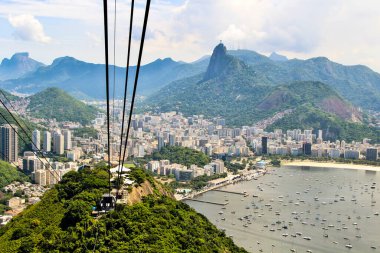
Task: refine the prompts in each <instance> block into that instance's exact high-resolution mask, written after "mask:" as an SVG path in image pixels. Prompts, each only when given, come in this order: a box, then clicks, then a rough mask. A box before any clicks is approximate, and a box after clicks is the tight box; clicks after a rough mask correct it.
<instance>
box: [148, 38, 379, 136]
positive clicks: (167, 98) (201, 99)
mask: <svg viewBox="0 0 380 253" xmlns="http://www.w3.org/2000/svg"><path fill="white" fill-rule="evenodd" d="M239 55H244V57H247V58H248V59H251V61H249V60H248V59H247V58H246V60H245V61H243V60H241V58H243V57H239ZM252 59H255V60H252ZM320 60H322V62H324V61H325V60H323V59H315V60H309V61H316V62H320ZM292 61H293V63H292V64H295V63H298V60H289V61H282V62H281V64H288V63H289V62H292ZM309 61H304V65H302V68H304V69H306V68H307V67H308V66H309V65H310V62H309ZM209 62H210V63H209V65H208V67H207V71H206V72H205V73H204V74H198V75H194V76H192V77H188V78H185V79H182V80H178V81H175V82H173V83H171V84H169V85H167V86H165V87H164V88H162V89H161V90H160V91H158V92H156V93H155V94H153V95H152V96H150V97H149V98H148V99H147V101H146V104H145V108H144V109H145V110H153V111H172V110H178V111H180V112H183V113H184V114H185V115H193V114H204V115H206V116H207V117H217V116H221V117H224V118H226V119H227V122H228V123H229V125H234V126H242V125H251V124H253V123H255V122H257V121H259V120H262V119H265V118H268V117H271V116H273V115H274V114H276V113H278V112H282V111H284V110H287V109H291V110H293V113H292V114H290V115H287V116H285V117H284V118H283V119H282V120H283V122H284V123H285V122H286V123H287V124H284V125H283V126H286V127H291V128H303V127H307V128H314V129H322V130H325V131H326V130H328V128H329V126H330V125H331V126H332V125H334V126H335V125H336V122H339V123H340V124H343V122H347V124H344V125H345V126H344V127H343V129H338V128H337V127H336V128H331V129H330V130H329V131H326V133H328V134H329V136H328V137H329V138H331V139H337V138H343V137H344V138H346V140H353V139H361V138H364V137H365V136H367V137H372V138H374V139H377V138H379V137H378V136H380V135H379V132H378V131H376V130H375V129H370V128H367V127H365V125H364V124H362V123H361V122H362V120H363V114H362V113H361V112H360V110H358V109H357V108H356V107H355V106H353V105H352V104H351V103H349V102H348V100H347V99H344V98H343V97H342V96H341V95H340V94H341V93H340V92H338V90H339V85H331V84H325V83H322V82H320V81H293V82H285V81H284V83H285V84H280V83H281V82H280V81H279V79H280V78H279V77H283V76H281V75H280V74H278V73H277V77H276V76H275V75H274V74H272V75H269V74H268V73H269V70H268V69H270V68H274V67H275V68H280V66H282V65H279V64H278V63H276V62H273V61H272V60H270V59H268V58H266V57H264V56H261V55H259V54H256V53H254V52H244V51H242V50H238V51H234V52H233V53H232V54H230V52H228V51H227V50H226V48H225V46H224V45H223V44H219V45H218V46H216V48H215V49H214V51H213V54H212V56H211V58H210V61H209ZM316 65H317V66H319V65H318V64H316ZM264 66H266V67H267V68H268V69H266V70H265V68H264ZM331 66H335V65H334V64H332V63H331ZM335 67H338V68H339V67H341V66H335ZM282 68H284V67H282ZM346 68H349V67H346ZM358 68H360V67H358ZM258 69H259V70H258ZM264 70H265V71H264ZM289 73H291V71H288V72H287V74H288V75H289ZM313 73H314V74H315V73H316V71H314V72H313ZM283 74H284V75H285V74H286V73H285V72H283ZM298 74H300V73H298ZM314 74H313V75H314ZM346 75H347V74H346ZM373 75H374V76H376V75H377V74H376V73H375V72H373ZM300 76H301V75H300ZM309 76H312V74H310V75H309ZM368 89H369V88H368ZM295 114H296V115H298V116H301V117H299V118H298V119H297V118H294V115H295ZM309 114H311V115H319V114H321V115H319V117H314V118H313V117H311V119H308V122H307V124H306V123H305V122H303V119H304V118H306V115H308V116H309ZM291 117H292V119H294V121H293V122H292V123H293V124H288V123H289V122H287V118H291ZM318 121H324V122H325V124H323V125H321V124H318ZM304 123H305V124H304ZM277 126H278V128H282V127H281V125H277ZM318 127H319V128H318ZM349 128H355V129H357V128H360V129H361V130H363V128H365V129H366V131H364V130H363V131H361V130H360V131H357V132H358V133H359V132H360V133H361V134H357V135H355V134H353V135H347V134H346V133H348V129H349ZM288 129H290V128H288Z"/></svg>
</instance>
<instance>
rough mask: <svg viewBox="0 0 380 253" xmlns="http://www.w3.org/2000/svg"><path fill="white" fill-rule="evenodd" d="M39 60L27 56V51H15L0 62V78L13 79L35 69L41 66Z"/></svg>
mask: <svg viewBox="0 0 380 253" xmlns="http://www.w3.org/2000/svg"><path fill="white" fill-rule="evenodd" d="M43 65H44V64H42V63H41V62H38V61H36V60H33V59H32V58H29V53H26V52H23V53H15V54H14V55H13V56H12V57H11V58H10V59H7V58H5V59H3V60H2V61H1V64H0V80H6V79H13V78H18V77H21V76H23V75H25V74H28V73H30V72H33V71H35V70H36V69H38V68H39V67H41V66H43Z"/></svg>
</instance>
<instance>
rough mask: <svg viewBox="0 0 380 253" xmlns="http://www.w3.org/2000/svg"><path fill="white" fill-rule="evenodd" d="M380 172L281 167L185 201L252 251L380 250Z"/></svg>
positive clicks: (240, 244)
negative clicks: (218, 204)
mask: <svg viewBox="0 0 380 253" xmlns="http://www.w3.org/2000/svg"><path fill="white" fill-rule="evenodd" d="M379 184H380V174H379V173H377V172H376V171H367V170H352V169H350V170H348V169H347V170H345V169H332V168H314V167H312V168H311V167H291V166H287V167H281V168H277V169H274V170H273V171H272V172H271V173H270V174H267V175H265V176H263V177H260V178H259V179H258V180H252V181H242V182H240V183H238V184H233V185H228V186H225V187H222V188H219V189H218V191H215V190H213V191H209V192H206V193H203V194H202V195H199V196H197V197H195V198H194V199H196V200H202V201H212V202H223V201H224V200H225V199H226V194H228V193H227V192H235V193H241V194H243V195H244V194H245V193H246V194H247V195H248V196H249V197H248V198H241V196H240V194H239V195H238V194H228V204H226V205H225V206H223V208H222V209H223V212H222V213H220V211H221V208H220V207H218V206H216V205H210V204H207V203H201V202H194V201H191V202H190V201H188V202H187V200H186V201H185V202H186V203H188V204H189V205H190V206H192V207H193V208H195V209H196V210H197V211H198V212H200V213H202V214H204V215H205V216H206V217H207V218H208V219H209V220H210V221H211V222H213V223H214V224H215V225H216V226H217V227H218V228H220V229H222V230H223V231H225V233H226V234H227V235H228V236H230V237H231V238H233V240H234V242H235V243H237V244H238V245H239V246H242V247H244V248H245V249H247V250H248V251H249V252H331V253H333V252H334V253H335V252H378V249H380V239H379V238H378V235H379V234H380V217H379V211H380V206H379V205H378V204H377V203H379V201H380V192H379V187H377V186H378V185H379Z"/></svg>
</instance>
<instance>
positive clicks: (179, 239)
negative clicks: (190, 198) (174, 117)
mask: <svg viewBox="0 0 380 253" xmlns="http://www.w3.org/2000/svg"><path fill="white" fill-rule="evenodd" d="M133 170H136V171H137V170H140V171H141V169H137V168H136V169H133ZM141 172H142V171H141ZM137 174H139V175H140V176H141V175H142V174H144V173H143V172H142V173H134V177H135V176H136V175H137ZM144 177H146V179H147V180H148V177H149V176H148V175H146V174H144ZM107 179H108V174H107V171H106V170H105V164H104V163H102V164H99V165H98V166H96V168H95V169H93V170H90V169H84V170H82V171H80V172H69V173H67V174H66V175H65V176H64V177H63V180H62V181H61V183H60V184H58V185H57V186H56V187H55V188H54V189H52V190H50V191H48V192H47V193H46V194H45V195H44V197H43V198H42V200H41V201H40V202H39V203H37V204H35V205H33V206H30V207H29V208H27V209H26V210H25V211H24V212H22V213H21V214H20V215H19V216H17V217H15V218H14V219H12V221H11V222H10V223H9V224H8V225H7V226H5V227H3V228H1V229H0V249H1V252H2V253H11V252H89V251H92V252H194V253H195V252H223V253H228V252H231V253H232V252H246V251H245V250H244V249H241V248H238V247H237V246H236V245H235V244H234V243H233V242H232V240H231V239H230V238H227V237H226V236H225V234H224V232H221V231H220V230H218V229H217V228H216V227H215V226H214V225H212V224H211V223H210V222H209V221H208V220H207V219H206V218H205V217H204V216H203V215H200V214H198V213H196V212H195V211H194V210H193V209H192V208H190V207H189V206H188V205H187V204H184V203H181V202H178V201H175V200H172V199H170V198H168V197H165V196H161V195H158V194H157V193H155V194H154V195H150V196H148V197H145V198H144V199H143V201H142V202H141V203H138V204H135V205H132V206H118V208H117V211H111V212H109V213H108V214H106V215H103V216H102V217H99V218H98V219H95V218H93V217H91V216H90V212H91V207H92V206H94V205H95V202H96V201H97V200H99V198H100V196H101V194H102V193H103V192H105V191H107V185H108V180H107Z"/></svg>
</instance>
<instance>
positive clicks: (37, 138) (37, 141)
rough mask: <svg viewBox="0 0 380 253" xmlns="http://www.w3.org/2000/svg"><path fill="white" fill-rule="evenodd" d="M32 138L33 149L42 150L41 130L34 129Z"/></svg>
mask: <svg viewBox="0 0 380 253" xmlns="http://www.w3.org/2000/svg"><path fill="white" fill-rule="evenodd" d="M32 140H33V143H32V150H33V151H37V150H40V148H41V135H40V131H39V130H38V129H36V130H34V131H33V133H32Z"/></svg>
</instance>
